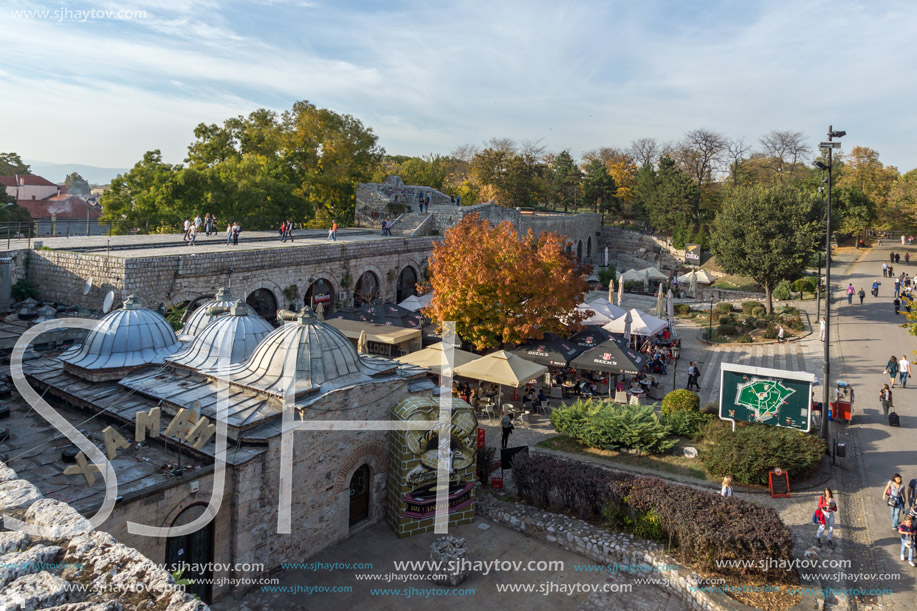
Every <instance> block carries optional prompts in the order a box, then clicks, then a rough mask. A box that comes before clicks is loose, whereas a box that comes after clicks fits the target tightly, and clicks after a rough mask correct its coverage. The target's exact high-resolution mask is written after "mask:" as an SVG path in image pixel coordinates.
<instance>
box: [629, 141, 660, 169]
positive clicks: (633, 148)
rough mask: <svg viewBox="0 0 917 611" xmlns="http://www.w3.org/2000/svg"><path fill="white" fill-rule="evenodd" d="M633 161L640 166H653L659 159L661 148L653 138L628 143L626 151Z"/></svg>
mask: <svg viewBox="0 0 917 611" xmlns="http://www.w3.org/2000/svg"><path fill="white" fill-rule="evenodd" d="M628 150H629V152H630V154H631V155H632V156H633V158H634V160H635V161H636V162H637V163H638V164H639V165H641V166H645V165H654V164H655V163H656V160H657V159H659V157H660V152H661V150H662V147H660V146H659V143H658V142H656V139H655V138H640V139H638V140H634V141H633V142H631V143H630V149H628Z"/></svg>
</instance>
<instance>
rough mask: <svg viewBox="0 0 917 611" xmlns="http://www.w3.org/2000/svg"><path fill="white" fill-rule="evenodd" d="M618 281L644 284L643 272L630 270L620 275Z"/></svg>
mask: <svg viewBox="0 0 917 611" xmlns="http://www.w3.org/2000/svg"><path fill="white" fill-rule="evenodd" d="M618 280H619V281H620V282H643V271H642V270H636V269H629V270H627V271H626V272H624V273H623V274H622V273H618Z"/></svg>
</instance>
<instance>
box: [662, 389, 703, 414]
mask: <svg viewBox="0 0 917 611" xmlns="http://www.w3.org/2000/svg"><path fill="white" fill-rule="evenodd" d="M699 409H700V397H698V396H697V395H696V394H694V393H693V392H691V391H690V390H685V389H683V388H682V389H679V390H673V391H672V392H670V393H668V394H667V395H666V396H665V397H663V398H662V415H663V416H668V415H669V414H671V413H672V412H689V411H690V412H696V411H698V410H699Z"/></svg>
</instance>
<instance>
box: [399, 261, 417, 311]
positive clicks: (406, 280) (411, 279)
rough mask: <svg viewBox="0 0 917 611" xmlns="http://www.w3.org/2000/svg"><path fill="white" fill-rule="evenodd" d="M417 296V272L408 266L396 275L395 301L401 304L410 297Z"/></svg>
mask: <svg viewBox="0 0 917 611" xmlns="http://www.w3.org/2000/svg"><path fill="white" fill-rule="evenodd" d="M416 294H417V272H415V271H414V268H413V267H411V266H410V265H408V266H407V267H405V268H404V269H403V270H401V273H400V274H398V295H397V299H396V301H397V302H398V303H401V302H402V301H404V300H405V299H407V298H408V297H410V296H411V295H416Z"/></svg>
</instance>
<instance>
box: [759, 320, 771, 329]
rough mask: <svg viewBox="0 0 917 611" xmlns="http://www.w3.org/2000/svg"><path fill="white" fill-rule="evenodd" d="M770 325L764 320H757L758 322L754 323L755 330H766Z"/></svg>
mask: <svg viewBox="0 0 917 611" xmlns="http://www.w3.org/2000/svg"><path fill="white" fill-rule="evenodd" d="M770 324H771V323H770V322H768V320H767V319H766V318H759V319H758V320H756V321H755V328H756V329H766V328H768V327H769V326H770Z"/></svg>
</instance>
